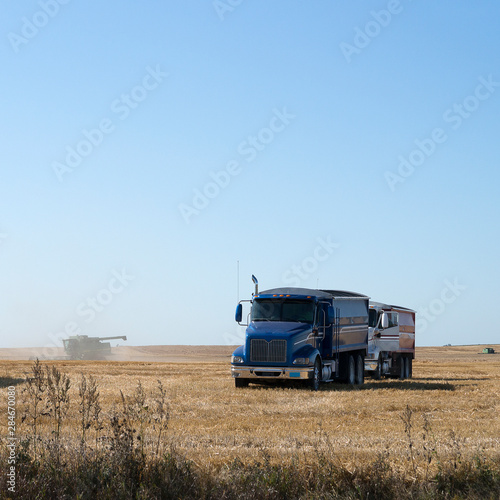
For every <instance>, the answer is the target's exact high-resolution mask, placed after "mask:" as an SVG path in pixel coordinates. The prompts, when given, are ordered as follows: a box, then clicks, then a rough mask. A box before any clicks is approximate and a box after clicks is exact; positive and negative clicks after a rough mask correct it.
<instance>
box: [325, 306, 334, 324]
mask: <svg viewBox="0 0 500 500" xmlns="http://www.w3.org/2000/svg"><path fill="white" fill-rule="evenodd" d="M326 320H327V322H328V324H329V325H331V324H332V323H334V322H335V309H334V308H333V306H328V312H327V318H326Z"/></svg>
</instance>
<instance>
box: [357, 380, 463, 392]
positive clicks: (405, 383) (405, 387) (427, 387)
mask: <svg viewBox="0 0 500 500" xmlns="http://www.w3.org/2000/svg"><path fill="white" fill-rule="evenodd" d="M439 380H440V382H429V381H421V380H414V379H410V380H380V381H377V382H375V381H368V382H366V381H365V383H364V385H362V386H357V387H356V388H357V389H358V388H359V389H360V390H370V389H400V390H402V391H454V390H455V389H456V386H455V385H454V384H450V383H449V382H448V379H446V380H445V381H443V379H439ZM450 380H452V379H450Z"/></svg>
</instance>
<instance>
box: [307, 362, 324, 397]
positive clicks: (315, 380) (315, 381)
mask: <svg viewBox="0 0 500 500" xmlns="http://www.w3.org/2000/svg"><path fill="white" fill-rule="evenodd" d="M320 380H321V362H320V360H319V359H318V358H316V361H315V362H314V368H313V376H312V378H311V379H310V380H309V386H310V387H311V389H312V390H313V391H317V390H318V389H319V382H320Z"/></svg>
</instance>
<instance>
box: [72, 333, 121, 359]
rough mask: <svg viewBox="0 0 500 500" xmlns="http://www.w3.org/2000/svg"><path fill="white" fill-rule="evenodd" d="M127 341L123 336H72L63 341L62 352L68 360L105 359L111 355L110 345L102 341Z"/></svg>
mask: <svg viewBox="0 0 500 500" xmlns="http://www.w3.org/2000/svg"><path fill="white" fill-rule="evenodd" d="M114 339H121V340H127V337H126V336H125V335H122V336H117V337H89V336H88V335H74V336H71V337H69V338H68V339H64V340H63V344H64V350H65V352H66V354H67V355H68V356H69V358H70V359H105V357H106V356H109V355H110V354H111V344H110V343H109V342H102V341H103V340H114Z"/></svg>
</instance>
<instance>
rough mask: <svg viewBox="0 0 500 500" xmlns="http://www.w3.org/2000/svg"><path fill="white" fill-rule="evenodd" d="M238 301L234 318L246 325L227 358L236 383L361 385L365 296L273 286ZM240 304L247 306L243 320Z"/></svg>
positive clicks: (365, 344) (365, 348)
mask: <svg viewBox="0 0 500 500" xmlns="http://www.w3.org/2000/svg"><path fill="white" fill-rule="evenodd" d="M252 279H253V280H254V283H255V293H254V294H253V296H252V299H251V300H249V301H240V303H239V304H238V306H237V308H236V315H235V319H236V321H237V322H238V323H239V324H240V325H242V326H246V327H247V329H246V335H245V344H244V345H242V346H240V347H238V348H237V349H236V350H235V351H234V352H233V355H232V357H231V373H232V376H233V377H234V381H235V385H236V387H246V386H248V384H249V383H250V382H252V383H263V382H272V381H278V380H285V381H287V380H288V381H293V380H296V381H303V383H305V384H307V385H309V386H310V387H311V388H312V389H313V390H318V386H319V384H320V382H333V381H334V380H340V381H344V382H347V383H349V384H363V383H364V368H365V361H364V359H365V356H366V354H367V352H368V317H369V312H368V311H369V297H367V296H366V295H362V294H360V293H354V292H346V291H341V290H313V289H308V288H274V289H271V290H265V291H263V292H259V290H258V283H257V279H256V278H255V277H254V276H252ZM242 302H249V303H250V306H251V309H250V312H249V314H248V316H247V318H246V319H247V321H246V322H245V323H243V305H242Z"/></svg>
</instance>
